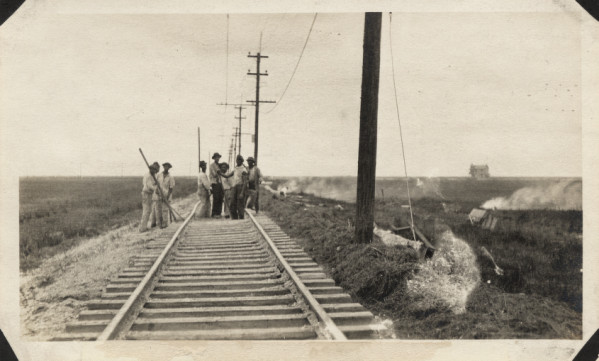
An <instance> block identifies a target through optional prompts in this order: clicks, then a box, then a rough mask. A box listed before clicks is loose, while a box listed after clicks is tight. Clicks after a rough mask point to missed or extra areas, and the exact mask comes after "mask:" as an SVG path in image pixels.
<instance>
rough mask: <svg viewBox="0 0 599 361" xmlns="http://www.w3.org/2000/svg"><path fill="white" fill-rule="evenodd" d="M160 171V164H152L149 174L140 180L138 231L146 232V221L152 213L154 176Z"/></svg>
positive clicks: (154, 187) (154, 188)
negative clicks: (139, 219)
mask: <svg viewBox="0 0 599 361" xmlns="http://www.w3.org/2000/svg"><path fill="white" fill-rule="evenodd" d="M159 170H160V164H158V162H154V163H153V164H152V165H151V166H150V167H149V172H148V173H146V174H145V175H144V177H143V180H142V189H141V207H142V211H141V221H140V223H139V231H140V232H146V231H147V230H148V221H149V220H150V213H151V212H152V194H153V193H154V192H155V191H156V182H155V181H154V175H155V174H156V173H158V171H159Z"/></svg>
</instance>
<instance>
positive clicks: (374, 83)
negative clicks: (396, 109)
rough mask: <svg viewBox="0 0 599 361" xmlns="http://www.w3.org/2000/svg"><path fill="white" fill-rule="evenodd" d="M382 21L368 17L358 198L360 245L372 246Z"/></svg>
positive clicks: (376, 14)
mask: <svg viewBox="0 0 599 361" xmlns="http://www.w3.org/2000/svg"><path fill="white" fill-rule="evenodd" d="M381 21H382V13H366V16H365V22H364V45H363V49H364V53H363V57H362V101H361V104H360V146H359V150H358V189H357V196H356V241H357V242H360V243H368V242H371V241H372V232H373V229H374V191H375V179H376V146H377V112H378V97H379V70H380V63H381V61H380V60H381V55H380V49H381Z"/></svg>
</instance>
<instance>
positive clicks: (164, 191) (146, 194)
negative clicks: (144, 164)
mask: <svg viewBox="0 0 599 361" xmlns="http://www.w3.org/2000/svg"><path fill="white" fill-rule="evenodd" d="M212 159H213V160H214V161H213V162H212V163H211V164H210V168H209V170H208V173H206V166H207V164H206V162H205V161H203V160H202V161H200V174H199V175H198V196H199V197H200V205H199V207H198V210H197V212H196V217H199V218H209V217H212V218H221V216H222V214H223V211H224V216H225V218H231V219H243V218H244V213H245V208H246V207H247V208H250V209H254V210H255V211H256V213H258V211H259V210H260V209H259V203H258V199H259V196H260V192H259V191H260V184H261V183H262V173H261V172H260V169H259V168H258V167H256V161H255V160H254V158H253V157H248V159H247V167H246V166H245V165H244V159H243V156H241V154H240V155H238V156H237V157H236V159H235V167H233V169H229V165H228V164H227V163H224V162H223V163H220V159H221V155H220V154H219V153H214V155H213V156H212ZM162 168H163V171H162V172H160V164H158V162H154V163H153V164H152V165H150V166H149V172H148V173H146V174H145V175H144V177H143V182H142V183H143V184H142V186H143V188H142V191H141V200H142V201H141V202H142V216H141V223H140V225H139V231H140V232H145V231H147V230H149V227H148V224H150V226H151V227H156V226H160V228H165V227H167V226H168V224H169V222H171V221H173V220H174V214H173V211H172V210H171V206H170V201H171V198H172V194H173V190H174V188H175V178H174V177H173V176H172V175H171V174H170V173H169V170H170V169H171V168H172V165H171V164H170V163H168V162H167V163H164V164H162ZM210 195H212V207H211V204H210ZM223 206H224V207H223Z"/></svg>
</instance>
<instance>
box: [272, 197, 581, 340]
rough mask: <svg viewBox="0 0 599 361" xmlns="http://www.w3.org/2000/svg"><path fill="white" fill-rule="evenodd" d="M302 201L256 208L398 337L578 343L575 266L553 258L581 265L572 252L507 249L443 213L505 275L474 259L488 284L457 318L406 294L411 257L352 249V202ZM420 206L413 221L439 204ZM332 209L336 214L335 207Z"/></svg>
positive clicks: (393, 210)
mask: <svg viewBox="0 0 599 361" xmlns="http://www.w3.org/2000/svg"><path fill="white" fill-rule="evenodd" d="M302 202H303V203H304V204H312V205H316V206H315V207H309V206H308V207H306V206H302V205H300V204H297V203H293V202H290V201H289V200H275V199H272V198H271V197H269V196H266V194H265V196H264V197H262V203H263V205H262V208H263V209H264V210H265V211H266V212H268V213H269V214H270V215H271V217H272V218H273V220H275V221H276V222H277V223H278V224H279V225H280V226H281V227H282V228H283V229H284V230H285V231H286V232H287V233H288V234H289V235H290V236H292V237H295V238H297V239H298V240H299V242H300V243H301V244H302V246H303V247H304V249H306V250H307V251H308V252H309V253H310V255H311V256H312V257H314V258H315V259H316V260H317V261H318V262H319V263H321V264H322V265H323V266H325V268H327V270H328V272H329V274H330V275H331V276H332V277H333V278H334V279H335V281H336V282H337V283H338V284H339V285H341V286H342V287H344V288H345V289H346V290H348V291H349V292H350V293H351V294H352V296H354V297H355V298H356V299H357V300H359V301H360V302H361V303H363V304H364V305H366V306H367V307H369V308H370V309H371V310H373V311H375V312H376V313H378V314H379V315H380V316H382V317H385V318H390V319H392V320H393V321H394V324H395V328H396V333H397V335H398V337H400V338H580V337H581V332H582V317H581V313H580V312H577V311H576V309H577V305H578V304H579V303H580V295H581V294H580V291H581V288H582V284H581V282H580V272H579V267H578V266H577V265H572V264H567V263H560V261H559V259H560V258H559V257H562V259H564V258H565V257H569V258H571V259H573V260H574V262H577V261H578V260H580V259H581V253H580V251H581V248H579V247H570V246H571V245H570V244H565V245H564V244H560V243H559V242H554V243H551V247H561V248H559V250H558V251H557V252H556V253H555V255H553V253H552V251H551V249H552V248H551V247H548V246H542V245H541V246H539V243H537V244H532V243H531V242H529V243H526V242H524V243H520V242H519V240H520V239H515V238H510V237H507V241H508V242H507V244H508V245H509V246H507V247H506V236H505V235H493V234H491V233H490V232H487V233H486V234H483V235H481V234H480V232H482V231H481V230H478V229H474V228H473V227H471V228H468V227H467V225H465V224H464V215H463V214H453V213H449V214H446V215H445V216H444V219H443V221H444V222H446V223H447V224H450V225H454V224H459V225H460V227H461V228H460V227H458V228H457V230H455V229H454V231H455V232H456V234H457V235H458V236H460V237H463V238H464V239H465V240H466V241H467V242H468V243H469V244H470V245H471V247H472V248H473V249H474V251H475V253H476V254H477V256H480V246H481V245H485V246H486V247H487V248H488V249H489V251H491V253H492V254H493V255H494V256H495V259H496V261H497V262H498V263H499V264H500V266H502V267H504V268H505V269H506V276H505V278H504V279H502V280H501V281H500V280H499V277H498V276H493V275H494V273H493V269H492V267H491V266H490V265H489V264H487V263H485V262H484V261H483V260H482V259H481V258H480V257H479V260H480V261H483V262H480V266H481V269H482V277H483V281H486V280H489V281H491V283H487V282H483V283H481V284H480V285H479V286H478V287H476V289H475V290H474V291H473V292H472V294H471V295H470V298H469V300H468V303H467V305H466V310H467V312H465V313H463V314H459V315H456V314H453V313H452V312H450V311H449V310H448V309H447V308H444V307H442V306H440V305H438V304H431V303H430V302H427V300H423V299H420V298H418V296H417V295H413V294H409V293H408V292H407V291H406V281H407V279H408V278H409V277H410V275H411V274H412V272H414V271H415V270H416V269H417V267H418V261H417V259H416V255H415V254H414V253H413V252H411V251H410V250H401V249H393V248H391V247H386V246H384V245H383V244H380V243H376V242H375V243H372V244H370V245H359V244H355V243H353V222H354V212H355V210H354V209H355V208H354V206H353V205H352V204H347V203H343V202H337V201H332V200H326V199H321V198H315V197H312V196H306V195H304V198H303V199H302ZM420 202H421V204H420V205H419V204H418V202H416V204H415V209H416V213H417V214H418V215H420V217H421V219H419V220H420V221H421V220H422V219H424V218H426V217H427V216H429V215H430V214H429V212H431V210H430V209H429V210H427V208H430V207H431V206H434V204H436V205H439V202H438V201H431V200H427V199H422V200H421V201H420ZM399 203H400V202H399V201H397V200H389V199H387V200H386V201H384V202H380V201H379V202H378V203H377V212H376V216H375V220H376V221H377V222H378V223H380V224H390V223H394V222H395V221H396V218H401V216H402V214H401V212H399V211H398V210H397V209H398V208H399V207H398V206H399ZM319 204H322V205H323V206H318V205H319ZM337 204H341V205H342V207H343V210H338V209H335V208H334V206H335V205H337ZM431 213H432V212H431ZM435 214H440V213H439V212H435ZM437 228H441V229H442V228H443V227H437ZM520 236H522V235H520ZM479 240H481V241H480V242H479ZM535 241H536V242H544V241H543V240H538V239H535ZM572 242H575V240H574V238H573V239H572ZM554 249H557V248H554ZM560 254H562V256H559V255H560ZM523 266H524V267H523ZM531 266H532V268H530V267H531ZM526 267H529V268H526ZM551 267H554V269H553V270H552V271H551V274H550V275H547V274H546V273H545V272H548V270H549V269H551ZM576 267H578V268H576ZM515 281H517V282H515ZM502 282H503V283H502ZM556 285H557V286H558V287H560V288H561V289H564V288H567V287H571V290H569V291H567V292H568V293H569V294H570V296H568V297H570V298H568V297H566V299H564V300H563V301H569V303H564V302H560V297H561V295H559V293H554V292H553V291H554V290H555V286H556ZM568 285H569V286H568ZM572 295H574V296H572Z"/></svg>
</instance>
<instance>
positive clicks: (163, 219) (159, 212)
mask: <svg viewBox="0 0 599 361" xmlns="http://www.w3.org/2000/svg"><path fill="white" fill-rule="evenodd" d="M172 167H173V166H172V165H171V164H170V163H169V162H166V163H164V164H162V169H163V171H162V173H158V175H157V176H156V180H158V185H159V186H160V189H161V190H162V195H164V199H163V198H162V196H161V195H160V192H159V191H158V187H156V191H155V192H154V195H152V205H153V207H154V210H153V212H152V224H156V223H158V222H160V228H166V227H167V226H168V224H169V219H170V217H169V214H170V209H169V208H168V206H167V205H166V204H165V202H170V201H171V196H172V194H173V189H175V178H174V177H173V176H172V175H171V174H170V173H169V172H168V171H169V170H170V169H171V168H172Z"/></svg>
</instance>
